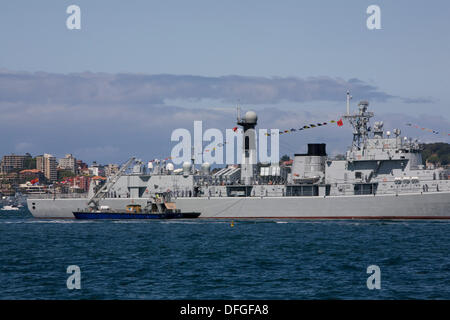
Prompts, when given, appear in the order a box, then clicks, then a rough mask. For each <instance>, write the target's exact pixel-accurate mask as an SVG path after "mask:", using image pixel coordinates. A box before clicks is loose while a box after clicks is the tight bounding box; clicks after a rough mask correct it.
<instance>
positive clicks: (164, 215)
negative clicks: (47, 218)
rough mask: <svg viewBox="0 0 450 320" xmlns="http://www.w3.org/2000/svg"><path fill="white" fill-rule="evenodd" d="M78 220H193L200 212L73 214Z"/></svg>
mask: <svg viewBox="0 0 450 320" xmlns="http://www.w3.org/2000/svg"><path fill="white" fill-rule="evenodd" d="M73 215H74V216H75V218H76V219H89V220H102V219H113V220H118V219H193V218H198V216H199V215H200V213H199V212H186V213H183V212H179V213H160V214H158V213H126V212H73Z"/></svg>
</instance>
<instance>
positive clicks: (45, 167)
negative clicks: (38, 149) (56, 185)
mask: <svg viewBox="0 0 450 320" xmlns="http://www.w3.org/2000/svg"><path fill="white" fill-rule="evenodd" d="M56 167H57V165H56V158H55V157H54V156H52V155H51V154H48V153H46V154H44V155H41V156H37V157H36V169H37V170H39V171H42V172H44V176H45V178H47V180H48V181H51V182H53V181H56V180H57V179H58V173H57V170H56Z"/></svg>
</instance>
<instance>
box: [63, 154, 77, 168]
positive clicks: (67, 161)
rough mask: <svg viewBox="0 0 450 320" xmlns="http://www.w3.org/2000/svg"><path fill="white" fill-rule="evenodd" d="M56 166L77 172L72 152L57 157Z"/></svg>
mask: <svg viewBox="0 0 450 320" xmlns="http://www.w3.org/2000/svg"><path fill="white" fill-rule="evenodd" d="M58 168H60V169H63V170H70V171H71V172H73V173H77V171H78V170H77V169H78V168H77V159H75V157H74V156H73V155H72V154H66V156H65V157H64V158H61V159H59V161H58Z"/></svg>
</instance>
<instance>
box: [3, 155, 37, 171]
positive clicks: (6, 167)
mask: <svg viewBox="0 0 450 320" xmlns="http://www.w3.org/2000/svg"><path fill="white" fill-rule="evenodd" d="M30 163H31V155H30V154H29V153H27V154H25V155H16V154H11V155H6V156H3V158H2V161H1V163H0V171H1V173H10V172H13V171H20V170H23V169H28V168H29V166H30Z"/></svg>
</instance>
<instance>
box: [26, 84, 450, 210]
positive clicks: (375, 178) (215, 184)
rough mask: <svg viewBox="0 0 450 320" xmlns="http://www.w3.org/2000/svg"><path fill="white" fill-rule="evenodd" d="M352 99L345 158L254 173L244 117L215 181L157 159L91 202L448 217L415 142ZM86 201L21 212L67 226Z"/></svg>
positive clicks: (443, 177) (251, 136) (447, 189)
mask: <svg viewBox="0 0 450 320" xmlns="http://www.w3.org/2000/svg"><path fill="white" fill-rule="evenodd" d="M349 101H350V96H349V93H348V92H347V112H346V114H345V115H344V116H343V119H344V121H346V122H347V123H349V124H350V125H351V126H352V127H353V140H352V143H351V146H350V147H349V148H348V150H347V151H346V155H345V159H342V160H336V159H330V158H329V157H328V156H327V153H326V145H325V144H308V152H307V153H305V154H295V155H294V157H293V163H292V166H290V167H285V166H280V165H279V164H278V163H276V164H262V165H260V166H256V165H255V163H256V144H255V141H256V137H255V135H256V133H255V128H256V125H257V120H258V117H257V115H256V113H255V112H253V111H248V112H247V113H246V114H245V115H244V116H243V117H240V116H238V119H237V124H238V125H239V126H241V127H242V129H243V135H242V139H243V141H242V150H241V151H242V163H241V164H240V165H230V166H227V167H225V168H222V169H220V170H219V171H217V172H214V173H212V172H211V169H210V165H209V164H208V163H203V164H202V165H201V167H200V168H196V167H195V165H194V161H191V162H185V163H184V164H183V166H182V168H180V169H176V170H174V167H173V165H172V164H166V163H164V161H160V162H159V161H158V162H155V165H153V164H152V165H149V166H148V167H147V166H145V165H144V163H143V162H142V161H137V160H135V159H134V158H132V159H130V161H128V163H127V164H126V165H124V166H123V167H122V169H121V170H120V171H119V173H117V174H116V175H114V176H112V177H109V178H108V180H107V182H106V186H105V187H104V188H102V189H103V190H104V192H103V194H102V195H101V197H99V198H98V199H97V200H98V203H99V204H100V205H104V206H108V207H110V208H112V209H117V210H120V209H123V208H125V207H126V206H127V205H130V204H136V205H145V203H147V201H148V199H149V198H150V197H151V195H153V194H156V193H158V192H162V191H163V192H166V191H170V192H171V193H172V195H173V197H174V198H175V202H176V207H177V208H178V209H180V210H181V211H185V212H194V211H198V212H200V213H201V216H200V218H199V219H208V218H209V219H221V218H225V219H258V218H269V219H289V218H294V219H450V180H448V173H447V172H446V171H445V170H444V169H442V168H436V169H427V168H425V167H424V166H423V165H422V155H421V149H420V145H419V143H418V141H417V140H412V139H408V138H406V137H402V136H401V131H400V130H399V129H394V130H393V131H392V133H391V132H389V131H385V130H384V128H383V127H384V124H383V122H381V121H377V122H375V123H374V124H373V126H371V123H370V120H371V118H372V117H373V116H374V114H373V112H370V111H369V109H368V106H369V103H368V102H367V101H361V102H359V104H358V109H357V111H356V112H355V113H353V114H351V113H350V106H349V104H350V102H349ZM130 165H131V166H132V170H131V172H128V173H127V172H126V167H128V166H130ZM93 194H94V192H93V191H91V192H90V194H84V195H76V196H75V195H35V196H32V197H29V198H28V199H27V204H28V208H29V209H30V211H31V213H32V214H33V216H34V217H38V218H73V214H72V212H73V211H76V210H77V209H79V208H84V207H86V206H87V205H88V203H89V202H92V197H93Z"/></svg>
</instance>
